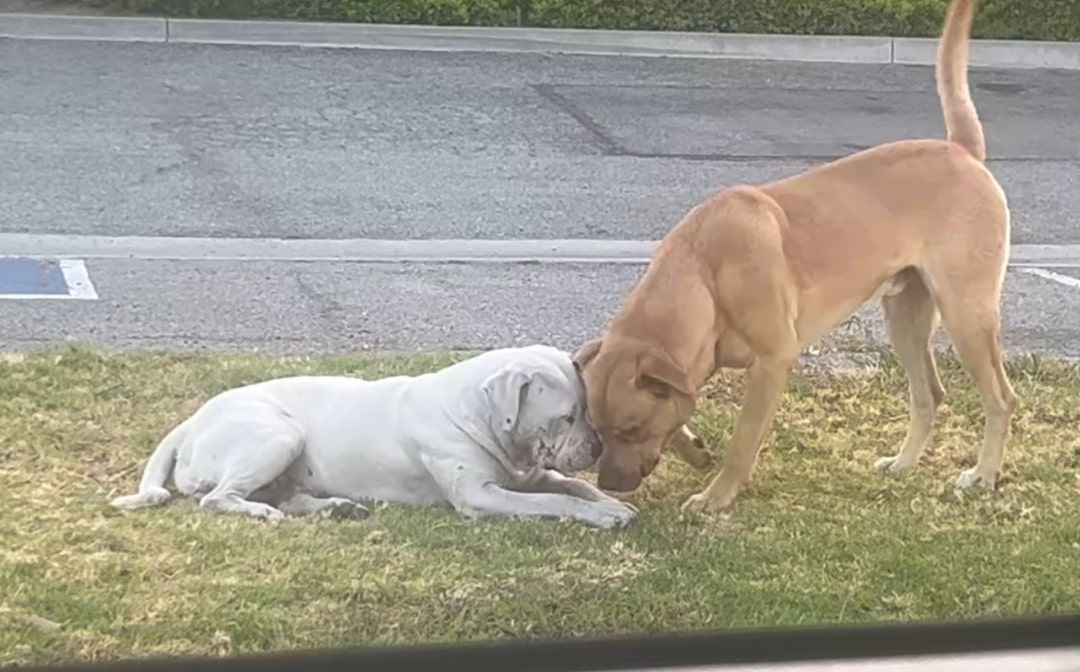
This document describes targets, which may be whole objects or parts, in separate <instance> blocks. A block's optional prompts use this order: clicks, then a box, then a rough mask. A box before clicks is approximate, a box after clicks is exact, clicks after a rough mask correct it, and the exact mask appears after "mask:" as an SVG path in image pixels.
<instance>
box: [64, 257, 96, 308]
mask: <svg viewBox="0 0 1080 672" xmlns="http://www.w3.org/2000/svg"><path fill="white" fill-rule="evenodd" d="M60 271H61V272H62V273H63V274H64V282H65V283H66V284H67V287H68V298H71V299H83V300H89V301H96V300H97V298H98V293H97V290H96V289H94V283H93V282H91V281H90V273H89V271H87V270H86V263H85V262H83V260H82V259H61V260H60Z"/></svg>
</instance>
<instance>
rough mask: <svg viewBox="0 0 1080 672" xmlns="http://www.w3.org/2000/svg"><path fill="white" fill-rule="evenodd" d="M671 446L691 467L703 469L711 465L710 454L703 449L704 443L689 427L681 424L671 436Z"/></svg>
mask: <svg viewBox="0 0 1080 672" xmlns="http://www.w3.org/2000/svg"><path fill="white" fill-rule="evenodd" d="M670 445H671V447H672V448H674V449H675V452H676V453H678V455H679V457H681V458H682V459H684V460H686V463H687V464H689V465H690V466H691V467H693V468H695V469H697V470H699V471H704V470H705V469H708V468H709V466H710V465H712V455H710V454H709V453H708V452H707V451H706V450H705V443H704V442H703V441H702V440H701V439H700V438H698V436H697V434H694V432H692V431H691V430H690V428H689V427H687V426H686V425H683V426H682V427H680V428H679V431H678V432H676V433H675V435H674V436H672V437H671V444H670Z"/></svg>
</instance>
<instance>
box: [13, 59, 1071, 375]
mask: <svg viewBox="0 0 1080 672" xmlns="http://www.w3.org/2000/svg"><path fill="white" fill-rule="evenodd" d="M0 81H2V82H3V91H4V94H3V95H2V96H0V147H3V148H4V151H3V152H0V179H2V183H3V189H0V255H2V254H4V250H3V249H2V247H3V241H4V238H3V236H4V234H25V233H29V234H77V235H82V236H95V237H99V238H101V239H103V240H111V239H112V237H116V236H141V237H154V236H201V237H227V238H263V237H276V238H289V239H297V238H300V239H304V238H307V239H344V238H380V239H413V238H449V239H499V240H505V239H515V238H530V239H544V238H590V239H656V238H659V237H661V236H662V235H663V234H664V233H665V232H666V231H667V230H668V229H669V228H670V227H671V226H672V225H673V224H674V223H675V222H676V221H677V220H678V219H679V218H680V216H681V215H682V214H683V213H684V212H685V211H686V210H687V209H689V208H690V207H692V206H693V205H694V204H695V203H697V202H698V201H700V200H701V199H702V198H704V197H706V196H707V195H708V194H710V193H711V192H713V191H714V190H716V189H719V188H721V187H724V186H729V185H732V184H737V183H740V182H756V181H760V180H766V179H771V178H777V177H780V176H784V175H788V174H791V173H794V172H796V171H798V170H800V169H803V168H806V167H808V166H811V165H814V164H815V163H818V162H820V161H823V160H825V159H828V158H830V157H834V156H840V155H843V154H845V153H848V152H851V151H854V150H857V149H859V148H862V147H866V146H869V145H872V144H874V143H878V142H882V141H887V140H893V139H900V138H904V137H912V136H932V137H940V136H941V135H942V133H943V130H942V126H943V124H942V120H941V116H940V111H939V104H938V101H937V98H936V95H935V93H934V83H933V74H932V71H931V69H929V68H926V67H903V66H866V65H843V64H828V63H818V64H808V63H790V62H787V63H782V62H753V61H733V60H695V59H683V58H680V59H663V58H615V57H585V56H545V55H536V54H533V55H527V54H467V53H420V52H394V51H358V50H330V49H326V50H323V49H295V48H260V47H234V46H197V45H168V46H163V45H140V44H98V43H79V42H48V41H14V40H0ZM972 82H973V88H974V95H975V97H976V100H977V104H978V106H979V110H980V113H981V115H982V117H983V119H984V120H985V124H986V128H987V135H988V138H989V145H990V154H991V156H992V157H993V158H992V161H991V167H992V169H993V170H994V172H995V174H997V175H998V177H999V179H1000V180H1001V182H1002V183H1003V185H1004V187H1005V189H1006V191H1007V193H1008V195H1009V197H1010V199H1011V203H1012V206H1013V212H1014V224H1013V228H1014V230H1013V242H1014V243H1016V244H1018V245H1030V244H1049V245H1068V244H1077V243H1080V227H1078V226H1077V225H1076V214H1075V213H1077V212H1080V185H1078V181H1080V170H1078V167H1080V116H1078V115H1077V114H1076V113H1075V111H1076V110H1077V109H1080V73H1076V72H1072V73H1069V72H1054V71H993V70H976V71H974V72H973V73H972ZM1073 262H1075V263H1080V259H1073ZM86 267H87V269H88V273H89V276H90V279H91V281H92V282H93V284H94V287H95V289H96V291H97V294H98V295H99V297H100V298H99V299H98V300H96V301H18V300H14V301H13V300H3V301H0V347H4V348H9V349H11V348H20V349H21V348H27V347H37V346H41V345H46V344H50V343H55V342H58V341H62V340H66V339H71V340H76V341H81V342H92V343H96V344H101V345H105V346H109V347H124V348H127V347H132V348H147V347H149V348H175V347H180V348H185V349H200V350H216V351H222V350H237V349H242V350H259V351H268V352H280V353H317V352H325V351H354V352H359V351H366V350H394V351H412V350H420V349H423V350H428V349H465V350H472V349H478V348H487V347H494V346H499V345H507V344H523V343H529V342H535V341H543V342H548V343H552V344H555V345H560V346H564V347H573V346H575V345H577V344H578V343H580V342H581V341H582V340H584V339H586V338H589V337H591V336H593V335H595V334H597V333H598V332H599V330H600V329H602V327H603V326H604V324H605V323H606V321H607V320H608V318H609V317H610V315H611V313H612V312H613V311H614V310H615V309H616V308H617V306H618V303H619V301H620V299H621V297H622V296H623V295H624V294H625V292H626V291H627V290H628V289H629V288H630V286H631V284H632V283H633V281H634V280H635V278H636V277H638V275H639V274H640V272H641V271H642V267H641V266H639V265H621V266H620V265H610V264H500V265H489V264H449V265H448V264H416V263H398V264H394V263H389V264H370V263H369V264H364V263H351V262H342V261H335V260H323V261H293V260H288V259H279V260H274V261H242V262H238V261H234V260H221V259H213V258H208V259H188V260H168V259H139V258H135V259H93V258H89V259H86ZM1051 270H1052V273H1050V274H1049V275H1046V274H1044V275H1032V274H1029V273H1026V272H1024V271H1022V270H1015V271H1011V272H1010V273H1009V276H1008V278H1007V283H1006V296H1005V325H1006V333H1005V340H1006V345H1007V346H1008V347H1009V348H1010V350H1012V351H1032V352H1054V353H1059V354H1064V355H1069V356H1075V355H1078V354H1080V339H1078V338H1076V336H1077V334H1078V333H1080V310H1077V308H1078V307H1080V305H1078V302H1080V289H1078V288H1077V286H1080V281H1076V280H1074V279H1073V278H1072V277H1071V276H1070V275H1069V274H1073V275H1077V276H1078V277H1080V273H1078V272H1077V271H1076V270H1075V269H1070V268H1056V269H1051ZM1073 285H1077V286H1073ZM2 293H3V292H0V294H2ZM861 318H862V319H860V320H857V321H856V322H855V323H854V324H852V325H849V327H848V328H846V329H845V330H844V333H843V334H842V335H841V336H840V337H837V338H831V339H829V340H828V341H827V342H826V343H825V344H824V347H826V349H828V348H836V347H844V346H846V345H847V344H848V343H849V341H850V339H851V338H855V339H856V340H858V339H862V340H873V341H880V340H881V337H882V329H881V322H880V316H879V313H878V310H877V308H876V307H870V308H868V309H867V310H866V311H864V312H863V313H862V314H861Z"/></svg>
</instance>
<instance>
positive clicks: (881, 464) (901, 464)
mask: <svg viewBox="0 0 1080 672" xmlns="http://www.w3.org/2000/svg"><path fill="white" fill-rule="evenodd" d="M914 466H915V463H914V462H912V461H911V460H905V459H904V458H902V457H901V456H900V455H893V456H892V457H883V458H881V459H880V460H878V461H877V462H874V469H876V470H878V471H880V472H882V473H884V474H891V475H894V476H895V475H896V474H902V473H904V472H905V471H907V470H908V469H911V468H912V467H914Z"/></svg>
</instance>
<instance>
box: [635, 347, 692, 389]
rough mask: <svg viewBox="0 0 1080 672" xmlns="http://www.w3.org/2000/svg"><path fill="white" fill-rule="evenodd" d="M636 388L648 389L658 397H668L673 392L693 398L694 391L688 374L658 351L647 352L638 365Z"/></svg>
mask: <svg viewBox="0 0 1080 672" xmlns="http://www.w3.org/2000/svg"><path fill="white" fill-rule="evenodd" d="M637 384H638V387H645V388H648V389H649V390H650V391H651V392H654V393H655V394H656V395H657V396H659V397H665V398H666V397H668V396H670V394H671V391H672V390H674V391H675V392H678V393H679V394H681V395H683V396H686V397H690V398H693V397H694V390H693V385H692V384H691V382H690V374H688V373H687V372H686V371H683V370H682V369H681V368H680V367H679V365H678V364H676V363H675V362H674V361H672V360H671V358H670V357H668V356H667V354H665V353H663V352H661V351H659V350H655V349H653V350H649V351H648V352H646V353H645V354H644V355H642V357H641V361H640V362H639V363H638V379H637Z"/></svg>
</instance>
